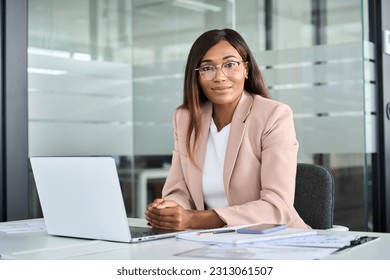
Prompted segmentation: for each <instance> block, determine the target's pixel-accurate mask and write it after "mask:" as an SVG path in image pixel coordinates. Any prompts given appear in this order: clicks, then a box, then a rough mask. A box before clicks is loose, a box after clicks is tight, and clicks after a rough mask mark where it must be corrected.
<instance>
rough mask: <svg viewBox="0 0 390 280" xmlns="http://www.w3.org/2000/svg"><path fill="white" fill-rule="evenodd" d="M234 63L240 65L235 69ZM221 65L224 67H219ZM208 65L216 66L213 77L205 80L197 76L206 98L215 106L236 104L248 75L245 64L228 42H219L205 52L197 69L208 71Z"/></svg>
mask: <svg viewBox="0 0 390 280" xmlns="http://www.w3.org/2000/svg"><path fill="white" fill-rule="evenodd" d="M229 62H233V63H229ZM235 62H240V63H239V65H238V66H236V67H235V65H236V63H235ZM224 63H225V64H224ZM222 64H224V66H221V65H222ZM208 65H209V66H214V67H215V66H217V67H216V68H215V69H216V72H215V77H214V78H213V79H211V80H207V79H204V78H203V77H201V75H199V76H198V79H199V83H200V86H201V87H202V90H203V92H204V94H205V95H206V97H207V98H208V99H209V100H210V101H211V102H212V103H213V104H215V105H228V104H234V103H237V102H238V101H239V100H240V97H241V94H242V92H243V90H244V83H245V78H246V77H247V75H248V69H247V63H246V62H243V61H242V57H241V56H240V54H239V53H238V52H237V50H236V49H235V48H234V47H233V46H232V45H231V44H230V43H229V42H227V41H220V42H219V43H217V44H216V45H214V46H213V47H212V48H210V49H209V50H208V51H207V52H206V54H205V55H204V56H203V58H202V60H201V62H200V66H199V68H200V69H201V70H207V69H210V68H209V67H207V66H208ZM232 66H233V67H232ZM222 68H223V69H222ZM233 68H234V69H233ZM221 69H222V70H221ZM223 71H225V73H224V72H223ZM211 76H212V75H211Z"/></svg>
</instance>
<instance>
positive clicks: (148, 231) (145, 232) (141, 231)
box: [130, 227, 175, 237]
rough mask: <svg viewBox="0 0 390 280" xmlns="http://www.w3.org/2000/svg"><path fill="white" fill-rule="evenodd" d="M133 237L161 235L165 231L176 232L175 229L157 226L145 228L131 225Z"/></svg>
mask: <svg viewBox="0 0 390 280" xmlns="http://www.w3.org/2000/svg"><path fill="white" fill-rule="evenodd" d="M130 232H131V237H144V236H151V235H159V234H164V233H171V232H175V231H174V230H168V229H157V228H143V227H130Z"/></svg>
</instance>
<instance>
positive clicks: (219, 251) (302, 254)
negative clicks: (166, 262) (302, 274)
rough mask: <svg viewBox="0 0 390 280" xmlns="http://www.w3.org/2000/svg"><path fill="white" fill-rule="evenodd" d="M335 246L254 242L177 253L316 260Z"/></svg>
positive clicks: (240, 257) (186, 255) (234, 257)
mask: <svg viewBox="0 0 390 280" xmlns="http://www.w3.org/2000/svg"><path fill="white" fill-rule="evenodd" d="M336 250H337V249H336V248H311V247H295V246H280V245H269V244H264V243H261V244H259V243H258V244H256V245H250V246H226V245H210V246H206V247H202V248H199V249H195V250H191V251H186V252H183V253H179V254H177V256H181V257H194V258H215V259H230V260H318V259H324V258H325V257H327V256H328V255H330V254H331V253H333V252H334V251H336Z"/></svg>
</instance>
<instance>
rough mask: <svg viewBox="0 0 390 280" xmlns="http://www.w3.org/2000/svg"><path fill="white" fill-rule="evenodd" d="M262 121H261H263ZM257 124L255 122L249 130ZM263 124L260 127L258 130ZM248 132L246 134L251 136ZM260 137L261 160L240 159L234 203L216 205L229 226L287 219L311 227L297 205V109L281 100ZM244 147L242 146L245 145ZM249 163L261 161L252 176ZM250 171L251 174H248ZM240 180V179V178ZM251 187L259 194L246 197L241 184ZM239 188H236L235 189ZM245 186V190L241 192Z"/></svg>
mask: <svg viewBox="0 0 390 280" xmlns="http://www.w3.org/2000/svg"><path fill="white" fill-rule="evenodd" d="M260 125H261V124H260ZM250 129H254V130H256V127H255V126H254V125H252V126H251V127H248V130H250ZM259 129H260V128H259V127H257V130H259ZM250 133H251V132H248V133H247V134H246V135H245V136H244V137H249V136H248V134H250ZM257 141H259V142H258V143H257V144H256V145H257V146H258V147H259V151H258V159H259V160H256V161H257V162H255V161H253V162H250V163H248V162H245V160H243V159H241V160H240V159H238V161H237V162H236V164H237V165H238V164H241V165H245V166H241V167H240V166H236V167H235V171H234V172H233V175H232V176H237V177H236V178H240V177H241V178H240V180H241V182H240V184H237V185H238V186H229V190H230V191H231V192H234V193H230V201H229V203H230V206H228V207H225V208H218V209H214V210H215V211H216V212H217V213H218V215H219V216H220V217H221V219H223V220H224V221H225V222H226V224H227V225H228V226H234V225H241V224H250V223H283V224H287V225H288V226H289V227H300V228H307V227H308V226H307V225H306V224H305V223H304V222H303V220H302V219H301V218H300V216H299V215H298V213H297V212H296V211H295V209H294V206H293V204H294V194H295V176H296V166H297V154H298V141H297V139H296V134H295V127H294V122H293V113H292V110H291V108H290V107H289V106H287V105H285V104H281V103H280V104H278V105H277V106H275V107H274V108H273V110H272V111H270V112H269V113H268V115H267V117H266V121H265V122H264V124H263V129H262V131H261V135H260V137H257ZM241 148H242V147H241ZM248 164H251V165H257V164H258V167H259V168H257V169H260V170H255V171H253V173H254V174H251V176H250V177H249V178H248V176H243V175H242V174H241V173H244V172H246V171H245V170H247V169H248ZM240 172H241V173H240ZM247 175H248V174H247ZM237 181H238V180H237ZM244 184H245V187H247V188H248V185H249V186H250V188H251V191H252V193H253V194H256V193H257V194H258V198H255V199H254V200H252V201H248V199H247V198H246V201H242V200H240V199H241V196H243V195H240V188H242V187H243V185H244ZM234 188H235V190H234ZM242 192H243V190H241V193H242Z"/></svg>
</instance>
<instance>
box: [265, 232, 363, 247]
mask: <svg viewBox="0 0 390 280" xmlns="http://www.w3.org/2000/svg"><path fill="white" fill-rule="evenodd" d="M354 239H356V236H353V235H345V236H340V235H325V234H323V235H321V234H319V235H313V236H303V237H293V238H288V239H279V240H270V241H267V244H272V245H287V246H302V247H319V248H342V247H344V246H348V245H350V244H351V241H352V240H354Z"/></svg>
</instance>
